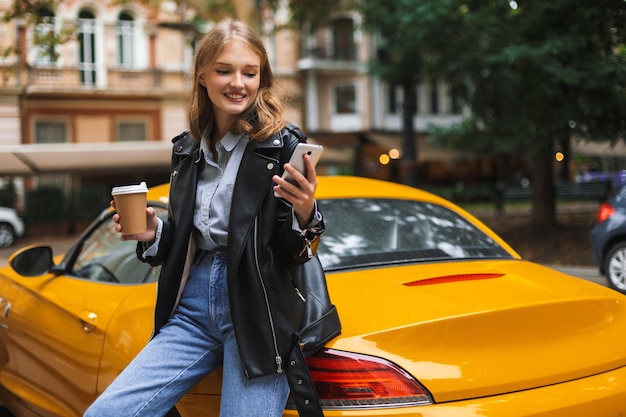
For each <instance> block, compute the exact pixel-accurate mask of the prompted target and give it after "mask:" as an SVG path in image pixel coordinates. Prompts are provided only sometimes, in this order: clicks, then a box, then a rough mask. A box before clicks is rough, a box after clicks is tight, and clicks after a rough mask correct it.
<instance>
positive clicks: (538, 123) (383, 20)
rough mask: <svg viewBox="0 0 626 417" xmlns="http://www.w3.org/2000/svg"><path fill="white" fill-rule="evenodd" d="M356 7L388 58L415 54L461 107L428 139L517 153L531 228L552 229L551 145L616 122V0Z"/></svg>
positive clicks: (620, 69) (622, 81) (619, 91)
mask: <svg viewBox="0 0 626 417" xmlns="http://www.w3.org/2000/svg"><path fill="white" fill-rule="evenodd" d="M391 5H393V7H390V6H391ZM360 7H361V11H362V12H363V14H364V16H365V19H366V25H367V26H368V27H369V28H370V29H371V30H373V31H374V32H378V33H380V34H381V35H382V37H383V38H384V39H388V42H386V43H385V47H386V48H388V50H387V52H386V53H387V54H388V55H391V56H394V55H398V54H400V55H404V56H403V57H400V58H399V59H400V62H402V60H403V59H407V58H409V59H410V58H411V57H407V56H406V54H408V53H410V52H409V51H412V50H413V51H419V54H420V55H419V56H415V55H413V57H414V59H415V62H416V65H419V66H421V67H422V70H423V71H424V73H426V74H428V76H430V77H437V78H440V79H444V80H445V81H446V82H447V83H448V85H449V86H450V88H451V91H452V93H453V95H454V96H455V97H457V98H458V99H459V100H460V102H461V103H462V104H464V105H465V106H467V108H468V109H469V112H470V114H471V116H470V117H469V118H468V119H466V120H465V121H464V122H463V123H461V124H459V125H457V126H454V127H453V128H451V129H446V130H438V131H436V132H435V133H436V137H437V138H439V139H441V140H445V141H447V142H449V143H452V144H454V145H456V146H457V147H459V146H460V147H465V148H468V149H471V150H474V151H480V152H507V153H515V154H517V155H522V156H523V157H524V158H525V159H526V160H527V161H528V163H529V165H530V166H531V167H532V172H533V178H532V183H533V211H532V224H533V225H534V226H541V227H552V226H554V224H555V223H556V215H555V211H556V210H555V201H554V192H553V183H554V175H553V160H554V151H555V145H556V144H568V143H569V135H570V134H571V133H572V128H573V127H575V128H576V129H577V131H578V132H579V133H582V134H584V135H585V137H586V138H587V139H588V140H609V141H615V140H617V139H618V138H619V137H621V135H622V133H623V132H624V129H625V128H626V94H625V90H624V88H625V87H626V65H625V64H626V62H625V58H626V56H625V42H624V36H625V34H626V25H625V24H626V2H624V1H623V0H603V1H597V0H551V1H542V0H518V1H517V2H515V1H508V0H465V1H464V0H394V1H393V2H388V1H386V0H363V1H362V2H361V3H360ZM393 22H396V27H397V30H398V32H401V33H394V32H393V30H392V29H393V27H392V26H393ZM395 64H396V63H395V62H394V61H393V60H392V61H391V65H392V67H390V68H389V69H388V71H392V70H393V65H395ZM379 65H380V62H379ZM401 72H402V71H401ZM568 156H571V155H568Z"/></svg>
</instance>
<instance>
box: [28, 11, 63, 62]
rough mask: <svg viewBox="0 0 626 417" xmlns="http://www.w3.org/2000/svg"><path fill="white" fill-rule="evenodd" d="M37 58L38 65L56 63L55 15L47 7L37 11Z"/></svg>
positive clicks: (35, 39) (35, 37) (34, 40)
mask: <svg viewBox="0 0 626 417" xmlns="http://www.w3.org/2000/svg"><path fill="white" fill-rule="evenodd" d="M33 42H34V43H35V49H36V50H37V56H36V58H35V62H36V63H37V64H44V65H45V64H51V63H53V62H56V60H57V54H56V45H55V44H56V34H55V30H54V13H53V12H52V11H51V10H50V9H48V8H47V7H42V8H40V9H38V10H37V26H35V36H34V39H33Z"/></svg>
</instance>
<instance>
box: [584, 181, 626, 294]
mask: <svg viewBox="0 0 626 417" xmlns="http://www.w3.org/2000/svg"><path fill="white" fill-rule="evenodd" d="M591 249H592V251H593V257H594V260H595V261H596V263H597V264H598V266H599V270H600V274H601V275H604V276H606V278H607V281H608V284H609V286H610V287H611V288H613V289H614V290H617V291H620V292H622V293H624V294H626V186H624V187H622V188H621V189H620V190H619V192H618V193H617V194H616V195H615V196H614V197H613V198H612V199H610V200H609V201H608V202H605V203H602V204H600V207H599V208H598V212H597V214H596V224H595V226H594V227H593V229H592V230H591Z"/></svg>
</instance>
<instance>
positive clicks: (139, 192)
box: [111, 182, 148, 235]
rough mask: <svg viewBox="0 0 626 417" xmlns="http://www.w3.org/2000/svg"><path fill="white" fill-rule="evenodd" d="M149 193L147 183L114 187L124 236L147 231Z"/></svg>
mask: <svg viewBox="0 0 626 417" xmlns="http://www.w3.org/2000/svg"><path fill="white" fill-rule="evenodd" d="M147 193H148V186H147V185H146V183H145V182H142V183H141V184H137V185H123V186H119V187H113V189H112V190H111V195H112V196H113V199H114V200H115V208H116V210H117V214H119V216H120V224H121V225H122V234H123V235H134V234H137V233H143V232H145V231H146V230H147V228H148V227H147V223H146V207H147V201H146V200H147V199H146V196H147Z"/></svg>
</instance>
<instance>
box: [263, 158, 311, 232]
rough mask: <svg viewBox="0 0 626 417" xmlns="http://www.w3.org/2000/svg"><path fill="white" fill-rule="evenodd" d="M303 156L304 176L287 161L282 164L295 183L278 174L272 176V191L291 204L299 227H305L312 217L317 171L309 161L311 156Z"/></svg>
mask: <svg viewBox="0 0 626 417" xmlns="http://www.w3.org/2000/svg"><path fill="white" fill-rule="evenodd" d="M303 158H304V166H305V167H306V177H305V176H304V175H302V173H300V172H299V171H298V170H297V169H295V168H294V167H293V166H291V164H288V163H287V164H285V166H284V168H285V171H287V172H289V173H290V174H291V176H292V177H293V178H294V179H295V180H296V184H292V183H290V182H289V181H285V180H284V179H283V178H282V177H280V176H278V175H274V177H273V178H272V179H273V180H274V182H275V183H276V184H277V185H275V186H274V192H275V193H276V194H278V195H279V196H280V197H281V198H283V199H284V200H286V201H287V202H288V203H290V204H291V205H292V206H293V209H294V212H295V213H296V218H297V219H298V224H299V225H300V228H301V229H305V228H306V227H307V226H308V224H309V223H311V220H312V219H313V210H314V209H315V189H316V188H317V173H316V172H315V167H314V166H313V163H311V158H310V157H309V155H306V154H305V155H304V156H303Z"/></svg>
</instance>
